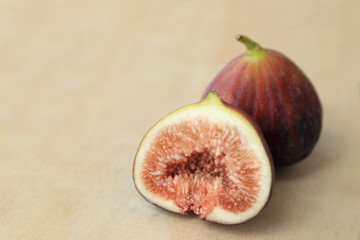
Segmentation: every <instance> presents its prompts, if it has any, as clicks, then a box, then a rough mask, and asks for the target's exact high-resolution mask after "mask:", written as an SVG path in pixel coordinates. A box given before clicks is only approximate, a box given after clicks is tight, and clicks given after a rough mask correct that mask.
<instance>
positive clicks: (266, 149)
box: [132, 91, 275, 225]
mask: <svg viewBox="0 0 360 240" xmlns="http://www.w3.org/2000/svg"><path fill="white" fill-rule="evenodd" d="M211 94H212V95H215V96H216V97H215V98H219V99H221V96H219V94H218V93H217V92H215V91H211V93H209V94H208V95H209V96H210V95H211ZM208 98H209V97H208ZM205 100H206V99H205ZM203 102H204V100H202V101H201V102H198V103H195V104H191V105H187V106H185V107H182V108H180V109H178V110H176V111H174V112H172V113H170V114H168V115H167V116H166V117H164V118H162V119H160V120H159V121H158V122H156V123H155V124H154V125H153V126H152V128H150V129H149V130H148V132H147V133H146V134H145V136H144V137H143V139H142V141H141V143H142V142H143V140H144V139H145V138H146V137H147V135H148V134H149V133H150V132H151V130H152V129H153V128H154V127H155V126H156V125H157V124H159V123H161V122H163V121H167V117H168V116H170V115H172V114H173V113H176V112H181V111H186V110H187V109H188V108H192V107H193V106H194V107H195V106H196V107H198V106H200V105H201V104H204V103H203ZM209 102H210V104H213V103H214V102H216V101H212V100H210V101H209ZM221 103H222V104H223V106H224V107H225V106H226V107H227V108H229V109H231V110H232V111H234V112H236V113H237V114H240V115H241V116H242V117H243V118H244V119H246V121H247V122H248V123H249V124H250V125H251V126H252V128H253V129H254V130H255V132H256V134H257V135H258V137H259V140H260V142H261V145H262V146H263V148H264V150H265V153H266V155H267V158H268V160H269V162H268V163H269V170H270V175H271V180H270V188H269V189H270V191H269V195H268V196H267V198H266V202H265V204H264V205H263V206H262V208H261V209H259V210H258V211H257V212H256V214H255V215H253V216H251V217H249V218H246V219H243V221H241V222H234V223H231V222H226V221H225V222H223V221H219V220H214V219H212V220H210V219H207V218H205V219H203V220H204V221H208V222H212V223H217V224H223V225H239V224H243V223H246V222H248V221H251V220H253V219H254V218H256V217H257V216H258V215H259V214H261V212H262V211H263V210H264V208H265V207H266V206H267V205H268V203H269V201H270V199H271V197H272V191H273V186H274V181H275V169H274V162H273V158H272V155H271V151H270V149H269V147H268V145H267V142H266V140H265V137H264V135H263V133H262V131H261V129H260V127H259V126H258V125H257V123H256V122H254V120H253V119H252V118H251V117H250V116H249V115H248V114H247V113H246V112H244V111H243V110H241V109H238V108H236V107H234V106H232V105H231V104H228V103H226V102H224V101H222V99H221ZM216 104H218V103H216ZM197 105H198V106H197ZM141 143H140V145H139V147H138V149H137V152H136V155H135V159H134V163H133V169H132V178H133V182H134V185H135V189H136V191H137V192H138V193H139V194H140V195H141V196H142V197H143V198H144V199H145V200H146V201H147V202H149V203H151V204H153V205H154V206H157V207H159V208H161V209H164V210H167V211H169V212H173V211H170V210H169V209H167V208H165V207H163V206H161V205H160V204H158V203H157V202H156V201H151V200H150V199H148V198H147V197H146V196H145V195H144V194H143V193H142V192H141V191H140V189H139V188H138V185H137V182H138V181H137V179H136V174H135V168H136V159H137V155H138V153H139V150H140V148H141V147H142V145H141Z"/></svg>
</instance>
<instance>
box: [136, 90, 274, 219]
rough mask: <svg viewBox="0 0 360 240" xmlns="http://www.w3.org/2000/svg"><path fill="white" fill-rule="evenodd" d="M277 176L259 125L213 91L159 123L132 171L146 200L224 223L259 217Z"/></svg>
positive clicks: (147, 136)
mask: <svg viewBox="0 0 360 240" xmlns="http://www.w3.org/2000/svg"><path fill="white" fill-rule="evenodd" d="M273 174H274V173H273V163H272V158H271V154H270V152H269V150H268V147H267V145H266V143H265V141H264V138H263V136H262V133H261V131H260V130H259V128H258V127H257V125H256V124H255V123H253V122H252V121H251V119H250V118H249V117H248V116H247V115H246V114H245V113H244V112H242V111H239V110H237V109H235V108H232V107H230V106H227V105H226V104H224V103H223V102H222V100H221V98H220V96H219V95H218V94H216V93H214V92H210V93H209V95H208V97H207V98H206V99H205V100H203V101H202V102H200V103H195V104H191V105H188V106H185V107H183V108H180V109H179V110H177V111H175V112H173V113H171V114H169V115H168V116H166V117H165V118H163V119H161V120H160V121H159V122H158V123H156V124H155V125H154V126H153V127H152V128H151V129H150V130H149V131H148V132H147V134H146V135H145V137H144V138H143V140H142V142H141V143H140V146H139V148H138V152H137V154H136V156H135V161H134V168H133V178H134V183H135V187H136V189H137V190H138V192H139V193H140V194H141V195H142V196H143V197H144V198H145V199H146V200H147V201H149V202H151V203H153V204H154V205H157V206H159V207H161V208H164V209H167V210H169V211H172V212H177V213H181V214H187V213H191V212H193V213H195V214H196V215H198V216H199V218H201V219H204V220H209V221H213V222H218V223H223V224H237V223H242V222H246V221H248V220H250V219H252V218H254V217H255V216H257V215H258V214H259V213H260V212H261V210H262V209H263V208H264V207H265V205H266V203H267V202H268V200H269V198H270V194H271V187H272V182H273Z"/></svg>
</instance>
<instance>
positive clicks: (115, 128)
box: [0, 0, 360, 240]
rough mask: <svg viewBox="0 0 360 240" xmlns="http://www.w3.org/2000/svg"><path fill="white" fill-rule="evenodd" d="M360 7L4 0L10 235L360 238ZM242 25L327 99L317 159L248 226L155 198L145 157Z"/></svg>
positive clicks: (1, 130)
mask: <svg viewBox="0 0 360 240" xmlns="http://www.w3.org/2000/svg"><path fill="white" fill-rule="evenodd" d="M359 12H360V1H358V0H353V1H351V0H346V1H345V0H329V1H325V0H321V1H317V0H315V1H314V0H304V1H279V0H276V1H249V0H247V1H235V0H233V1H230V0H229V1H226V0H225V1H209V0H192V1H167V0H157V1H139V0H136V1H130V0H125V1H115V0H114V1H91V0H82V1H61V0H57V1H55V0H51V1H49V0H44V1H40V0H33V1H29V0H23V1H17V0H0V239H7V240H8V239H187V240H189V239H360V227H359V226H360V180H359V175H360V173H359V169H360V159H359V158H360V157H359V155H360V137H359V136H360V127H359V120H360V73H359V71H360V67H359V54H360V47H359V44H360V31H359V29H360V17H359ZM237 33H243V34H246V35H248V36H251V37H252V38H254V39H255V40H257V41H258V42H260V43H261V44H262V45H263V46H267V47H271V48H274V49H277V50H280V51H282V52H283V53H285V54H286V55H287V56H289V57H290V58H291V59H293V60H294V61H295V62H296V63H297V64H298V65H299V66H301V68H302V69H303V70H304V71H305V72H306V73H307V75H308V76H309V78H310V79H312V82H313V84H314V86H315V87H316V89H317V90H318V93H319V96H320V98H321V101H322V104H323V108H324V127H323V132H322V136H321V139H320V141H319V143H318V144H317V146H316V148H315V150H314V151H313V154H312V155H311V156H310V157H309V158H308V159H306V160H305V161H303V162H301V163H299V164H297V165H295V166H292V167H289V168H287V169H283V170H281V171H278V172H277V173H276V175H277V176H276V182H275V187H274V194H273V198H272V200H271V202H270V204H269V205H268V206H267V207H266V209H265V210H264V211H263V213H262V214H261V215H259V216H258V217H257V218H256V219H254V220H253V221H251V222H249V223H246V224H243V225H239V226H222V225H218V224H213V223H208V222H203V221H200V220H198V219H197V218H196V217H193V216H190V217H189V216H180V215H177V214H172V213H169V212H166V211H164V210H161V209H159V208H157V207H155V206H152V205H151V204H148V203H147V202H146V201H145V200H144V199H143V198H142V197H141V196H140V195H139V194H138V193H137V192H136V191H135V189H134V186H133V183H132V179H131V177H132V176H131V169H132V163H133V157H134V155H135V152H136V149H137V146H138V144H139V142H140V140H141V138H142V136H143V135H144V133H145V132H146V131H147V130H148V129H149V128H150V127H151V126H152V124H154V123H155V122H156V121H157V120H158V119H159V118H161V117H163V116H164V115H166V114H167V113H169V112H170V111H172V110H174V109H177V108H179V107H181V106H183V105H186V104H189V103H192V102H196V101H198V100H199V98H200V96H201V94H202V91H203V90H204V88H205V87H206V86H207V84H208V83H209V81H210V80H211V79H212V78H213V77H214V76H215V74H217V72H218V71H219V70H220V69H221V68H222V67H223V66H224V65H225V64H226V63H227V62H228V61H229V60H230V59H232V58H234V57H235V56H237V55H238V54H240V53H242V52H243V51H245V48H244V46H242V45H241V44H240V43H238V42H236V41H235V40H234V36H235V35H236V34H237Z"/></svg>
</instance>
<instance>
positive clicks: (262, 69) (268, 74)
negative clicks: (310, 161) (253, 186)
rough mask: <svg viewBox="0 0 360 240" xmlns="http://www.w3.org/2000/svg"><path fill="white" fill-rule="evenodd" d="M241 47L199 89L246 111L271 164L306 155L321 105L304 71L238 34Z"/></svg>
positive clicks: (314, 136) (317, 130) (318, 128)
mask: <svg viewBox="0 0 360 240" xmlns="http://www.w3.org/2000/svg"><path fill="white" fill-rule="evenodd" d="M237 40H239V41H240V42H242V43H244V44H245V45H246V47H247V49H248V51H247V53H243V54H241V55H240V56H238V57H236V58H235V59H233V60H232V61H231V62H230V63H228V64H227V65H226V66H225V68H224V69H223V70H222V71H221V72H220V73H219V74H218V75H217V76H216V77H215V79H214V80H213V81H212V82H211V83H210V85H209V86H208V87H207V89H206V90H205V92H204V94H203V97H202V99H203V98H204V97H205V96H206V95H207V94H208V92H210V91H216V92H218V93H219V94H220V96H221V97H222V99H223V101H225V102H227V103H229V104H231V105H233V106H235V107H236V108H239V109H242V110H244V111H245V112H247V113H248V114H249V115H250V116H251V117H252V118H253V119H254V120H255V122H257V123H258V125H259V126H260V128H261V130H262V132H263V134H264V135H265V139H266V141H267V143H268V145H269V148H270V150H271V153H272V156H273V160H274V164H275V167H285V166H288V165H292V164H294V163H296V162H298V161H300V160H302V159H304V158H306V157H307V156H308V155H309V154H310V153H311V151H312V150H313V148H314V147H315V145H316V143H317V141H318V139H319V136H320V132H321V127H322V107H321V103H320V100H319V98H318V96H317V93H316V91H315V89H314V87H313V86H312V84H311V82H310V80H309V79H308V78H307V77H306V75H305V74H304V73H303V72H302V71H301V70H300V69H299V68H298V67H297V66H296V65H295V64H294V63H293V62H292V61H291V60H290V59H289V58H287V57H286V56H285V55H283V54H282V53H280V52H278V51H275V50H272V49H265V48H262V47H260V45H259V44H257V43H256V42H253V41H252V40H251V39H249V38H247V37H245V36H242V35H238V36H237Z"/></svg>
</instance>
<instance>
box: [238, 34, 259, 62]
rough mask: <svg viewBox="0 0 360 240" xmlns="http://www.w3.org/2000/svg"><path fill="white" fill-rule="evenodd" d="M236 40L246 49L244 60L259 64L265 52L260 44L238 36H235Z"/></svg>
mask: <svg viewBox="0 0 360 240" xmlns="http://www.w3.org/2000/svg"><path fill="white" fill-rule="evenodd" d="M236 40H238V41H239V42H242V43H243V44H244V45H245V46H246V48H247V55H246V57H245V59H247V60H250V61H253V62H259V61H261V60H262V59H263V58H264V56H265V55H266V50H265V49H263V48H262V47H261V46H260V44H258V43H257V42H254V41H253V40H251V39H250V38H248V37H246V36H244V35H240V34H239V35H237V36H236Z"/></svg>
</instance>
